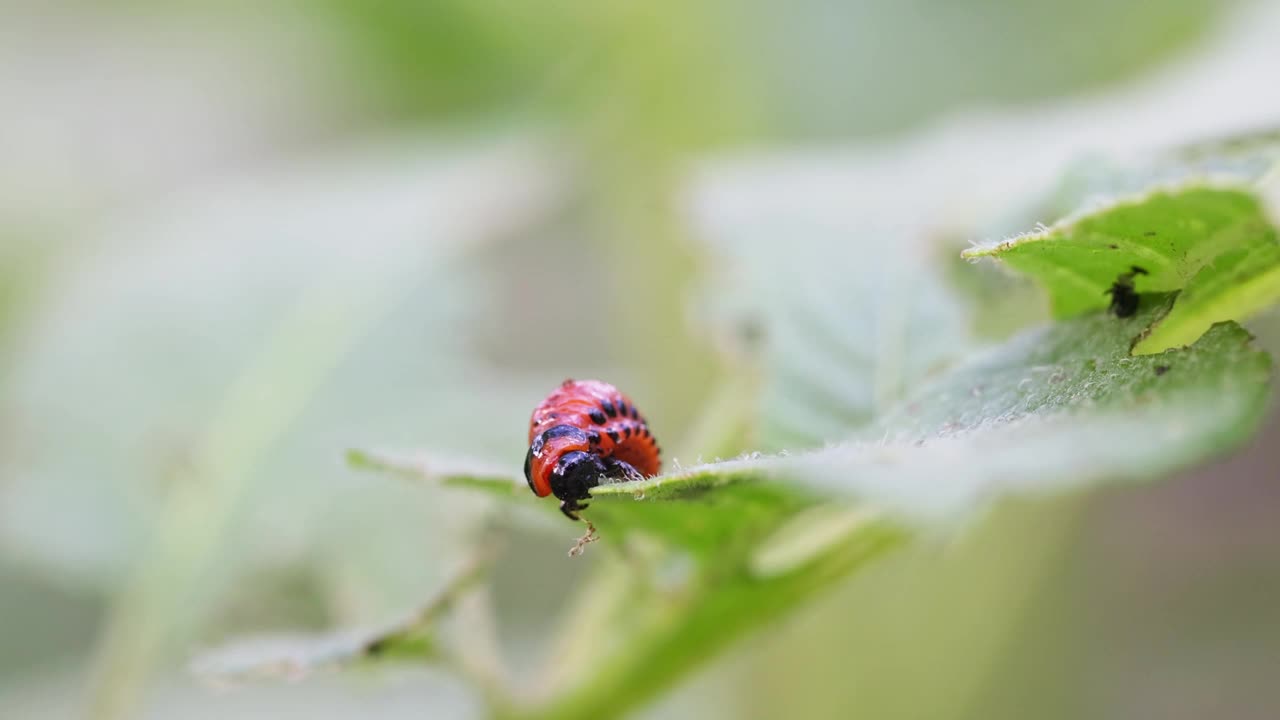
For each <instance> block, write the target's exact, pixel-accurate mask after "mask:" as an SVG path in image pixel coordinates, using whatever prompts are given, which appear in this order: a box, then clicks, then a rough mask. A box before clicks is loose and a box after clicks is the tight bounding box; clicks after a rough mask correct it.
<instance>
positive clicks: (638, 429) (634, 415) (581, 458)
mask: <svg viewBox="0 0 1280 720" xmlns="http://www.w3.org/2000/svg"><path fill="white" fill-rule="evenodd" d="M661 452H662V450H661V448H659V447H658V441H657V440H655V439H654V437H653V433H651V432H649V424H648V422H647V421H646V420H645V419H644V416H643V415H641V414H640V411H638V410H636V406H635V404H634V403H632V402H631V399H630V398H628V397H627V396H626V395H623V394H622V393H620V392H618V389H617V388H615V387H614V386H612V385H610V384H609V383H606V382H601V381H599V380H565V381H564V382H563V383H562V384H561V385H560V387H558V388H556V389H555V390H554V391H552V393H551V394H550V395H548V396H547V399H545V400H543V401H542V402H541V403H539V404H538V407H536V408H534V410H533V417H532V418H531V419H530V421H529V454H528V455H526V456H525V460H524V477H525V480H528V481H529V489H530V490H533V493H534V494H535V495H537V496H538V497H546V496H548V495H555V496H556V497H558V498H560V511H561V512H563V513H564V514H565V515H567V516H568V517H569V518H570V519H572V520H577V519H578V511H579V510H582V509H583V508H585V507H586V505H583V504H582V502H581V501H582V500H585V499H587V498H588V497H590V490H591V488H593V487H595V486H596V485H599V484H600V480H601V478H602V477H603V478H612V479H617V480H631V479H639V478H643V477H650V476H653V475H657V474H658V471H659V470H660V469H661V467H662V460H661V459H660V458H659V454H660V453H661Z"/></svg>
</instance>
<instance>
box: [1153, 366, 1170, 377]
mask: <svg viewBox="0 0 1280 720" xmlns="http://www.w3.org/2000/svg"><path fill="white" fill-rule="evenodd" d="M1155 371H1156V375H1163V374H1165V373H1167V372H1169V366H1168V365H1157V366H1155Z"/></svg>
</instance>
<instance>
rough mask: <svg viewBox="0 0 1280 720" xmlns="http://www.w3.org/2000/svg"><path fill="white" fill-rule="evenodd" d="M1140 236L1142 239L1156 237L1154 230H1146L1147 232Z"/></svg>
mask: <svg viewBox="0 0 1280 720" xmlns="http://www.w3.org/2000/svg"><path fill="white" fill-rule="evenodd" d="M1142 236H1143V237H1155V236H1156V231H1155V230H1148V231H1146V232H1144V233H1142Z"/></svg>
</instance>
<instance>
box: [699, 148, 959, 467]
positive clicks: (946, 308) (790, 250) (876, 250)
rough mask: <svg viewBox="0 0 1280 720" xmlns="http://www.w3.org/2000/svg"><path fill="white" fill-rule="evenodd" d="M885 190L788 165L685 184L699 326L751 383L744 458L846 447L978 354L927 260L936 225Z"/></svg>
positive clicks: (955, 298)
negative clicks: (702, 253) (695, 237)
mask: <svg viewBox="0 0 1280 720" xmlns="http://www.w3.org/2000/svg"><path fill="white" fill-rule="evenodd" d="M770 173H771V174H770ZM762 176H763V177H762ZM815 176H816V177H815ZM886 185H892V183H891V182H884V183H877V182H876V180H875V174H874V173H856V172H853V173H849V174H847V175H842V174H839V173H835V172H833V173H831V176H828V174H824V173H808V172H805V171H804V170H801V171H797V169H796V168H794V167H791V166H789V165H787V164H785V163H780V167H776V168H771V167H768V166H766V167H765V168H763V169H761V170H760V171H759V172H757V173H755V174H752V173H744V172H742V171H741V170H739V171H738V172H736V173H735V172H734V171H733V169H732V168H729V169H728V171H725V170H723V169H722V170H713V171H711V172H709V173H708V176H707V177H704V178H701V179H700V182H698V183H696V184H695V185H694V187H693V189H692V192H691V204H692V208H691V212H692V217H693V222H694V223H695V226H696V228H697V230H698V231H699V235H700V237H701V238H703V239H704V240H705V241H706V242H707V244H708V245H709V248H710V250H711V253H712V262H711V263H710V265H711V266H712V272H711V277H710V280H709V282H708V283H707V284H706V286H705V287H704V288H702V293H701V299H702V303H701V307H702V309H703V321H704V322H705V323H707V324H708V325H710V326H711V329H712V330H713V331H715V332H716V333H717V334H718V338H719V340H720V343H721V345H722V346H723V347H725V348H726V350H727V351H728V352H729V354H730V355H732V356H737V357H739V358H741V359H742V360H744V361H745V363H747V364H749V365H750V366H752V367H753V368H755V371H756V372H757V373H758V374H759V376H760V383H759V386H760V387H759V391H758V401H757V404H756V407H755V408H754V412H753V415H754V419H755V420H756V423H757V428H756V433H755V434H756V438H755V442H753V443H750V444H748V445H747V446H746V447H748V448H750V449H758V450H781V449H796V448H803V447H814V446H820V445H822V444H823V443H824V442H830V441H836V440H841V439H843V438H846V437H848V436H849V435H850V433H851V432H853V431H854V430H856V429H858V428H861V427H863V426H865V425H867V424H868V423H870V422H871V421H872V419H873V418H874V417H876V416H877V415H878V414H879V413H881V412H883V411H884V410H886V409H887V408H888V407H891V406H892V405H893V404H894V403H895V402H896V401H897V400H899V399H900V398H901V397H902V396H903V394H904V393H906V392H907V391H908V390H909V388H911V387H912V386H913V385H914V384H916V383H918V382H919V381H921V380H922V379H923V378H925V377H928V376H929V375H930V374H932V373H936V372H938V371H939V370H940V369H942V368H944V367H946V365H947V364H949V363H950V362H952V361H954V360H955V359H956V358H958V357H961V356H962V355H963V353H964V352H965V351H966V350H967V349H969V348H970V347H972V346H973V339H972V331H971V328H970V323H969V318H968V316H967V312H966V307H965V305H964V303H963V302H961V301H960V296H959V294H958V293H956V292H955V291H954V290H953V289H952V288H951V287H950V286H949V285H948V284H947V283H946V282H945V279H944V277H943V271H942V268H940V267H939V266H938V264H937V263H936V262H934V260H935V255H934V246H933V245H932V243H931V242H930V240H931V238H930V236H929V234H928V232H929V228H930V226H929V223H930V222H931V219H930V218H928V217H927V216H924V215H922V214H921V213H918V212H915V211H914V210H912V209H910V208H907V207H905V206H902V201H901V200H900V199H895V198H893V197H892V196H891V193H889V192H888V191H887V189H886V187H884V186H886ZM895 209H896V210H901V211H902V214H901V215H895V213H894V210H895Z"/></svg>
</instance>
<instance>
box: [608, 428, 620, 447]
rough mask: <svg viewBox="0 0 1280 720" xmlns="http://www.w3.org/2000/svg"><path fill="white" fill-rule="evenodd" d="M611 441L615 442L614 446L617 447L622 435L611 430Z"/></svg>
mask: <svg viewBox="0 0 1280 720" xmlns="http://www.w3.org/2000/svg"><path fill="white" fill-rule="evenodd" d="M609 439H610V440H612V441H613V442H614V444H615V445H616V444H617V443H618V440H619V439H621V436H620V435H618V431H617V430H610V431H609Z"/></svg>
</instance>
